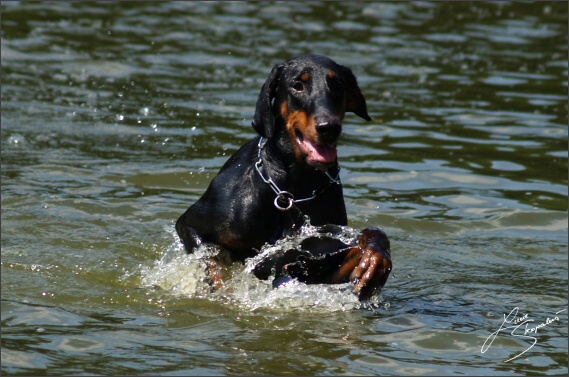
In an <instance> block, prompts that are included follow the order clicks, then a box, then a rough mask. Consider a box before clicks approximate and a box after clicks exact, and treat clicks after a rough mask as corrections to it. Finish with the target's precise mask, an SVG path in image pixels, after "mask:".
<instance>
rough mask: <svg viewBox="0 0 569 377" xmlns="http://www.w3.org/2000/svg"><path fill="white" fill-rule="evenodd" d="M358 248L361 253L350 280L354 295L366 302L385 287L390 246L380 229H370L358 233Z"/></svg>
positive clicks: (388, 269) (388, 272)
mask: <svg viewBox="0 0 569 377" xmlns="http://www.w3.org/2000/svg"><path fill="white" fill-rule="evenodd" d="M358 246H359V248H360V250H361V251H362V252H361V254H360V258H359V261H358V263H357V265H356V266H355V267H354V269H353V270H352V273H351V275H350V278H351V280H352V281H353V282H354V293H356V294H357V295H358V298H359V299H360V300H366V299H368V298H370V297H371V296H372V295H373V294H374V293H375V292H376V291H377V290H378V289H380V288H381V287H383V286H384V285H385V282H386V281H387V278H388V277H389V274H390V273H391V269H392V263H391V251H390V244H389V239H388V238H387V235H386V234H385V233H384V232H383V231H382V230H381V229H379V228H375V227H370V228H366V229H364V230H362V231H361V232H360V234H359V236H358Z"/></svg>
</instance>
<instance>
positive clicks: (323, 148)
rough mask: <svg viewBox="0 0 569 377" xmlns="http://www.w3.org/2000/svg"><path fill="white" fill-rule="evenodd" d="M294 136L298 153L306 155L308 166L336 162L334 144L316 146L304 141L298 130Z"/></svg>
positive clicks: (306, 140) (336, 154) (336, 155)
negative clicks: (298, 149)
mask: <svg viewBox="0 0 569 377" xmlns="http://www.w3.org/2000/svg"><path fill="white" fill-rule="evenodd" d="M295 135H296V142H297V144H298V146H299V148H300V151H301V152H302V153H303V154H305V155H306V160H307V162H308V163H309V164H310V163H317V164H318V163H320V164H329V163H332V162H334V161H336V157H338V153H337V151H336V144H333V145H330V144H316V143H314V142H312V141H310V140H308V139H306V138H305V137H304V135H303V134H302V133H301V132H300V131H299V130H295Z"/></svg>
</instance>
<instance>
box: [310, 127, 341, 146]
mask: <svg viewBox="0 0 569 377" xmlns="http://www.w3.org/2000/svg"><path fill="white" fill-rule="evenodd" d="M316 131H317V132H318V135H319V136H320V141H322V142H324V143H335V142H336V140H338V137H340V133H342V124H341V123H339V122H321V123H318V124H316Z"/></svg>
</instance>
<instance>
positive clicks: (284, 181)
mask: <svg viewBox="0 0 569 377" xmlns="http://www.w3.org/2000/svg"><path fill="white" fill-rule="evenodd" d="M273 141H274V139H267V138H264V137H260V138H259V140H258V144H257V148H258V151H257V161H256V162H255V169H256V170H257V173H258V174H259V176H260V177H261V179H262V180H263V181H264V182H265V183H266V184H267V185H269V186H270V187H271V189H272V190H273V191H274V192H275V195H276V196H277V197H279V196H280V197H281V198H282V199H283V200H282V202H283V203H284V204H283V205H282V207H290V206H292V205H293V204H295V203H300V202H305V201H309V200H312V199H315V198H316V197H317V196H318V195H319V194H320V193H321V192H323V191H325V190H326V189H327V188H328V187H330V186H332V185H334V184H340V166H339V165H338V164H337V163H335V164H334V165H332V166H331V167H330V169H329V170H328V171H321V170H319V169H316V168H315V167H312V166H309V165H308V164H305V163H301V162H299V161H297V160H295V159H294V155H293V154H292V156H293V157H292V159H290V161H291V162H288V163H287V160H283V158H282V156H283V151H282V150H276V149H275V148H279V146H278V145H277V144H276V143H274V142H273ZM278 156H280V157H281V158H279V157H278ZM299 187H300V188H302V191H300V192H299V191H298V188H299ZM293 188H294V189H293ZM289 194H290V195H289ZM295 196H296V197H295ZM277 208H278V207H277ZM280 209H283V208H280Z"/></svg>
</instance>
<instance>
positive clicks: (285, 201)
mask: <svg viewBox="0 0 569 377" xmlns="http://www.w3.org/2000/svg"><path fill="white" fill-rule="evenodd" d="M266 143H267V139H265V138H264V137H261V138H260V139H259V144H258V147H259V151H258V152H257V157H258V158H259V159H258V160H257V162H255V169H256V170H257V173H259V176H260V177H261V179H262V180H263V182H265V183H266V184H268V185H269V187H270V188H271V189H272V190H273V191H274V192H275V194H277V196H276V197H275V200H274V202H273V204H274V205H275V207H276V208H277V209H278V210H281V211H288V210H289V209H291V208H292V206H293V205H294V204H295V203H301V202H307V201H309V200H312V199H314V198H316V197H317V196H318V194H319V192H318V191H319V190H313V191H312V196H309V197H307V198H302V199H295V198H294V195H293V194H292V193H291V192H289V191H285V190H281V189H280V188H279V186H277V184H276V183H275V182H274V181H273V179H272V178H271V177H269V178H266V177H265V176H264V175H263V172H262V171H261V168H262V165H263V161H262V159H261V150H262V149H263V148H264V146H265V144H266ZM324 173H325V174H326V175H327V176H328V178H329V179H330V182H329V185H328V186H326V187H323V188H322V189H320V192H323V191H324V190H325V189H327V188H328V187H329V186H330V185H331V184H334V183H335V184H340V166H338V174H337V175H336V178H332V176H331V175H330V174H329V173H328V172H324Z"/></svg>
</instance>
